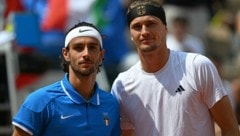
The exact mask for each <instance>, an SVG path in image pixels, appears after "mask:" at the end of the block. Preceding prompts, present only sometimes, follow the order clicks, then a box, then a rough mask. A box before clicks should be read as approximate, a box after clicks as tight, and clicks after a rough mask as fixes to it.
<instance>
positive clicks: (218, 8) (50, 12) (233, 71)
mask: <svg viewBox="0 0 240 136" xmlns="http://www.w3.org/2000/svg"><path fill="white" fill-rule="evenodd" d="M128 3H129V0H0V30H1V31H7V32H12V33H14V34H15V36H16V40H15V41H14V44H15V45H16V48H18V51H19V56H20V57H19V58H20V60H19V65H20V71H24V72H26V71H29V72H30V71H31V72H44V71H45V70H47V69H51V68H54V69H60V65H59V64H60V63H59V58H58V57H59V55H60V54H61V48H62V47H63V44H64V36H65V35H64V34H65V31H66V30H67V29H68V28H69V27H71V26H72V25H73V24H76V22H79V21H89V22H92V23H94V24H96V25H97V26H98V28H100V31H101V32H102V34H103V35H104V41H103V47H104V49H105V58H104V64H103V68H104V71H105V73H106V77H107V80H108V83H109V86H111V84H112V82H113V80H114V79H115V78H116V76H117V75H118V73H119V72H121V71H123V70H125V69H126V68H128V67H129V66H131V65H132V64H134V63H135V62H136V61H137V60H138V58H137V55H136V51H135V48H134V45H132V43H131V42H130V40H129V39H130V37H129V35H128V31H127V28H126V27H127V25H126V17H125V12H126V7H127V5H128ZM163 5H164V9H165V11H166V17H167V26H168V31H169V34H168V37H167V43H168V46H169V48H171V49H174V50H181V51H188V52H196V53H200V54H204V55H206V56H208V57H209V58H210V59H212V61H213V62H214V63H215V64H216V67H217V68H218V70H219V73H220V75H221V76H222V79H223V81H224V83H226V88H227V89H229V92H230V95H232V101H233V106H234V108H235V107H236V112H238V114H237V115H238V116H237V117H238V119H239V123H240V118H239V115H240V112H239V111H240V110H239V107H240V90H239V86H240V82H239V80H240V9H239V7H240V1H239V0H165V1H164V2H163ZM0 39H1V37H0ZM1 67H2V64H1Z"/></svg>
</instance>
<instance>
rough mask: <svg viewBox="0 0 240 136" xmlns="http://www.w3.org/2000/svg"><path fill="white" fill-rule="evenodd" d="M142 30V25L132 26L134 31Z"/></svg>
mask: <svg viewBox="0 0 240 136" xmlns="http://www.w3.org/2000/svg"><path fill="white" fill-rule="evenodd" d="M141 28H142V25H140V24H134V25H132V29H134V30H141Z"/></svg>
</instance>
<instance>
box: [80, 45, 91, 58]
mask: <svg viewBox="0 0 240 136" xmlns="http://www.w3.org/2000/svg"><path fill="white" fill-rule="evenodd" d="M82 53H83V57H87V58H89V56H90V51H89V49H88V47H87V46H85V47H84V49H83V52H82Z"/></svg>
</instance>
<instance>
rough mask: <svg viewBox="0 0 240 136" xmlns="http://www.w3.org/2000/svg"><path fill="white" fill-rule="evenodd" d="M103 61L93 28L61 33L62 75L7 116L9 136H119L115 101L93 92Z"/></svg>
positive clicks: (87, 26) (98, 36)
mask: <svg viewBox="0 0 240 136" xmlns="http://www.w3.org/2000/svg"><path fill="white" fill-rule="evenodd" d="M103 58H104V50H103V48H102V37H101V34H100V33H99V31H98V29H97V28H96V27H95V26H94V25H92V24H90V23H87V22H80V23H78V24H76V25H75V26H74V27H72V28H71V29H70V30H69V31H68V32H67V34H66V38H65V46H64V48H63V49H62V68H63V71H64V72H66V74H65V77H64V78H63V79H62V80H61V81H58V82H56V83H53V84H51V85H48V86H46V87H43V88H40V89H38V90H36V91H34V92H33V93H32V94H30V95H29V96H28V97H27V99H26V100H25V102H24V103H23V104H22V106H21V107H20V109H19V111H18V113H17V114H16V116H15V117H14V118H13V122H12V123H13V125H14V132H13V136H19V135H20V136H28V135H48V136H53V135H65V136H66V135H67V136H74V135H78V136H120V118H119V111H118V108H119V107H118V102H117V101H116V99H115V98H114V97H113V96H112V95H111V94H110V93H108V92H106V91H103V90H101V89H100V88H98V85H97V83H96V75H97V73H98V72H99V67H100V66H101V64H102V61H103Z"/></svg>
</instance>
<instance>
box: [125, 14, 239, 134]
mask: <svg viewBox="0 0 240 136" xmlns="http://www.w3.org/2000/svg"><path fill="white" fill-rule="evenodd" d="M129 28H130V34H131V39H132V41H133V43H134V44H135V46H136V49H137V51H138V55H139V58H140V61H141V64H142V68H143V70H144V71H146V72H150V73H153V72H156V71H158V70H160V69H161V68H163V67H164V65H165V64H166V62H167V60H168V58H169V49H168V48H167V46H166V35H167V27H166V25H164V24H163V23H162V21H161V20H160V19H159V18H157V17H154V16H149V15H146V16H140V17H137V18H135V19H133V20H132V22H131V23H130V27H129ZM209 111H210V112H211V115H212V117H213V119H214V120H215V121H216V123H217V124H218V125H219V127H220V128H221V131H222V136H239V135H240V134H239V130H238V125H237V121H236V118H235V116H234V113H233V111H232V108H231V105H230V101H229V99H228V97H227V96H225V97H223V98H222V99H221V100H220V101H219V102H217V103H216V104H215V105H214V106H213V107H212V108H211V109H209ZM223 111H224V112H223ZM122 134H123V136H130V135H134V131H133V130H129V129H128V130H124V129H123V130H122Z"/></svg>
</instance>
